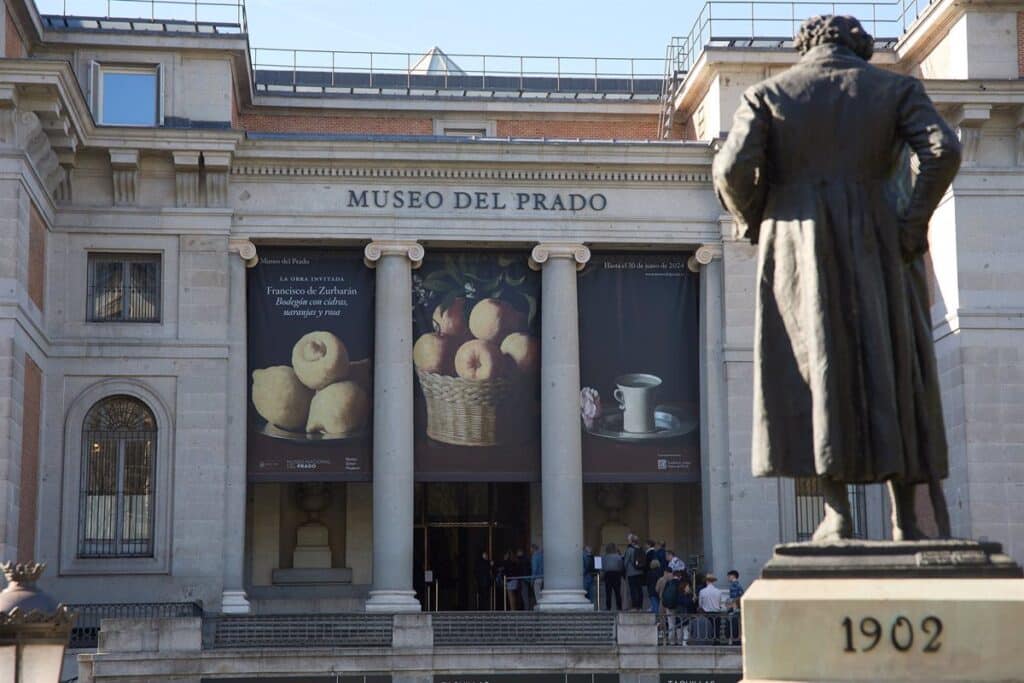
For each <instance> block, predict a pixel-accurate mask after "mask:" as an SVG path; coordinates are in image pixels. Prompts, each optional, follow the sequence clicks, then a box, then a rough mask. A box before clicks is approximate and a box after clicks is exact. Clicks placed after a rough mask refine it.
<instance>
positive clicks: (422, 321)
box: [413, 250, 540, 481]
mask: <svg viewBox="0 0 1024 683" xmlns="http://www.w3.org/2000/svg"><path fill="white" fill-rule="evenodd" d="M527 257H528V254H527V253H525V252H494V251H486V252H465V251H450V252H439V251H436V250H428V251H427V254H426V257H425V258H424V259H423V265H422V266H421V267H420V268H419V269H418V270H416V271H415V272H414V274H413V340H414V342H415V341H416V340H419V339H420V337H421V336H422V335H424V334H428V333H431V332H434V331H435V324H434V321H433V315H434V311H435V310H436V308H437V306H438V305H439V304H445V305H446V306H448V305H450V304H452V303H453V301H454V299H456V298H463V299H465V304H464V311H463V316H464V318H465V320H466V321H467V324H468V321H469V318H470V316H471V315H472V310H473V307H474V306H476V305H477V304H478V303H479V302H480V301H481V300H484V299H488V298H496V299H500V300H501V301H502V302H504V304H505V305H507V306H510V307H511V308H512V309H514V311H515V312H517V313H518V314H519V315H521V316H522V317H523V325H522V327H521V331H522V332H523V333H525V334H527V335H529V336H531V337H536V338H538V340H539V336H540V335H539V332H540V273H537V272H535V271H532V270H530V269H529V267H528V258H527ZM470 339H471V335H470V336H469V337H466V338H465V339H459V340H457V341H455V342H454V344H453V345H454V347H455V348H458V347H460V346H461V344H462V343H465V341H467V340H470ZM500 341H501V340H500V339H499V340H497V343H500ZM538 364H539V359H538ZM508 372H509V373H510V374H514V372H515V371H514V370H509V371H508ZM538 380H539V368H538V370H537V371H535V372H533V373H529V376H526V375H522V374H520V381H521V382H522V390H521V392H520V393H519V395H518V398H517V400H516V401H507V402H502V403H500V404H499V405H498V407H497V409H496V410H497V416H498V421H499V423H500V424H499V431H500V432H501V433H502V437H501V443H499V444H497V445H486V446H482V445H456V444H452V443H445V442H443V441H440V440H437V439H434V438H431V437H430V436H428V435H427V419H428V417H427V410H428V406H427V401H426V398H425V397H424V392H423V386H422V383H421V381H420V379H419V378H418V377H417V379H416V387H415V461H416V480H417V481H539V480H540V387H539V383H538ZM452 408H453V409H458V408H457V407H456V406H452ZM433 409H435V410H436V409H437V405H436V404H435V406H434V408H433Z"/></svg>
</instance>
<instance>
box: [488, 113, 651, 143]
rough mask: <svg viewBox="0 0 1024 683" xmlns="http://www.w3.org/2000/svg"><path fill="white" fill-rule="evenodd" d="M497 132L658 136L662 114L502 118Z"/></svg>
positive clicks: (628, 137) (524, 135)
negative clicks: (603, 116)
mask: <svg viewBox="0 0 1024 683" xmlns="http://www.w3.org/2000/svg"><path fill="white" fill-rule="evenodd" d="M495 132H496V133H497V135H498V136H499V137H513V138H588V139H592V140H611V139H615V140H656V139H658V117H657V116H655V115H643V116H618V117H608V118H598V119H578V118H571V119H541V118H537V119H501V120H499V121H498V122H497V126H496V131H495Z"/></svg>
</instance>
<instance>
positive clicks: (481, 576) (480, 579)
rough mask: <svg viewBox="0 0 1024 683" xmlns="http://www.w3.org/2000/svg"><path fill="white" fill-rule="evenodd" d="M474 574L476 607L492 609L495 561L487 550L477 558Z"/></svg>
mask: <svg viewBox="0 0 1024 683" xmlns="http://www.w3.org/2000/svg"><path fill="white" fill-rule="evenodd" d="M473 576H474V578H475V579H476V608H477V609H478V610H485V611H486V610H490V609H491V587H492V586H493V585H494V563H493V562H491V560H490V558H489V557H488V556H487V551H486V550H485V551H483V552H482V553H480V557H478V558H476V564H475V565H474V567H473Z"/></svg>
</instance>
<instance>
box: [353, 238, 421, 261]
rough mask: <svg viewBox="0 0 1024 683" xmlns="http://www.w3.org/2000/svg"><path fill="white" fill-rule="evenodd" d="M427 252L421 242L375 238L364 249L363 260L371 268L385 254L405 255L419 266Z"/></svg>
mask: <svg viewBox="0 0 1024 683" xmlns="http://www.w3.org/2000/svg"><path fill="white" fill-rule="evenodd" d="M425 253H426V252H425V251H424V250H423V245H422V244H420V243H419V242H410V241H406V240H374V241H373V242H370V243H369V244H367V245H366V247H365V248H364V249H363V262H364V263H366V265H367V266H368V267H370V268H374V267H376V265H377V261H379V260H381V259H382V258H383V257H385V256H405V257H406V258H408V259H409V260H410V261H412V267H413V268H419V267H420V266H421V265H422V264H423V256H424V254H425Z"/></svg>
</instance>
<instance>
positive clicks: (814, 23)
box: [793, 14, 875, 61]
mask: <svg viewBox="0 0 1024 683" xmlns="http://www.w3.org/2000/svg"><path fill="white" fill-rule="evenodd" d="M827 43H834V44H837V45H842V46H844V47H847V48H849V49H851V50H853V52H854V54H856V55H857V56H858V57H860V58H861V59H863V60H864V61H867V60H869V59H871V55H872V54H874V51H875V39H874V38H872V37H871V34H870V33H868V32H867V31H865V30H864V27H863V26H861V25H860V22H859V21H857V20H856V19H855V18H854V17H851V16H848V15H843V14H821V15H818V16H814V17H811V18H810V19H808V20H807V21H805V22H804V23H803V24H801V25H800V30H799V31H797V34H796V37H795V39H794V41H793V44H794V47H796V49H797V50H798V51H799V52H800V54H805V53H806V52H807V51H808V50H810V49H811V48H812V47H817V46H819V45H825V44H827Z"/></svg>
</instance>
